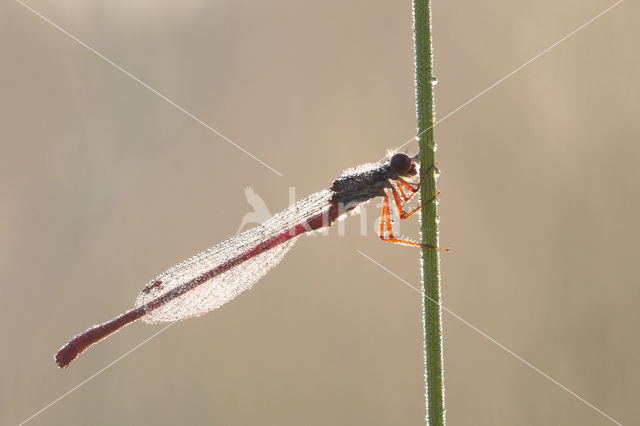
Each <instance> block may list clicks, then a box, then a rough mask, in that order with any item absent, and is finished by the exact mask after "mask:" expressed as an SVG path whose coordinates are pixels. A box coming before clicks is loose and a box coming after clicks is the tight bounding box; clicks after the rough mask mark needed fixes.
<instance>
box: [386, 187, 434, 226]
mask: <svg viewBox="0 0 640 426" xmlns="http://www.w3.org/2000/svg"><path fill="white" fill-rule="evenodd" d="M398 189H400V187H399V186H398ZM400 191H402V189H400ZM391 192H393V200H394V201H395V203H396V209H398V215H399V216H400V219H406V218H408V217H410V216H411V215H413V214H414V213H415V212H417V211H418V210H420V208H421V207H423V206H426V205H427V204H429V203H431V202H433V200H435V199H436V198H437V197H438V195H439V194H440V192H436V195H435V197H432V198H431V199H429V201H427V202H426V203H424V204H423V205H421V206H418V207H416V208H415V209H413V210H411V211H410V212H409V213H407V212H405V211H404V209H403V208H402V203H401V201H400V196H399V195H398V192H397V191H396V189H395V188H393V187H392V188H391ZM405 201H406V200H405Z"/></svg>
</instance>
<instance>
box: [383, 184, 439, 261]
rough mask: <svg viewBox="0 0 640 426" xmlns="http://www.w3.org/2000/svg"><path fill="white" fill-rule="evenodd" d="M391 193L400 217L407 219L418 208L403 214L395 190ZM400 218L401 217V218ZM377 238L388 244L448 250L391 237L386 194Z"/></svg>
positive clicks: (391, 228)
mask: <svg viewBox="0 0 640 426" xmlns="http://www.w3.org/2000/svg"><path fill="white" fill-rule="evenodd" d="M392 191H393V196H394V199H395V202H396V207H398V211H399V213H400V214H401V215H402V214H404V215H405V217H404V218H407V217H409V216H411V215H412V214H413V213H415V212H416V211H417V210H418V209H419V208H420V207H421V206H420V207H417V208H416V209H414V210H413V211H412V212H410V213H408V214H407V213H405V212H404V211H403V210H402V208H401V206H400V198H399V197H398V194H397V193H396V192H395V189H394V188H392ZM435 198H436V197H433V198H432V199H431V200H429V201H428V203H430V202H432V201H433V200H435ZM401 217H402V216H401ZM385 225H386V228H387V229H386V230H387V235H386V237H385V232H384V231H385ZM379 237H380V239H381V240H382V241H386V242H388V243H396V244H405V245H409V246H414V247H429V248H432V249H435V250H440V251H449V249H448V248H446V249H442V248H439V247H433V246H430V245H427V244H421V243H418V242H415V241H409V240H400V239H398V238H396V237H395V236H394V235H393V227H392V226H391V211H390V209H389V196H388V195H387V194H385V196H384V201H383V202H382V212H381V215H380V233H379Z"/></svg>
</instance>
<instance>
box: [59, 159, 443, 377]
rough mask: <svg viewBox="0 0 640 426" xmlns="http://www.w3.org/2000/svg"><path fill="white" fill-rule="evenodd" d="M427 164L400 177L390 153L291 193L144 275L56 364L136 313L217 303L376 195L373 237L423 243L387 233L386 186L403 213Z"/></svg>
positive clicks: (152, 319) (190, 313) (172, 313)
mask: <svg viewBox="0 0 640 426" xmlns="http://www.w3.org/2000/svg"><path fill="white" fill-rule="evenodd" d="M432 168H433V166H431V167H429V169H428V170H426V171H425V172H424V173H423V177H422V179H420V181H419V182H417V183H411V182H408V181H407V180H406V179H411V178H413V177H415V176H417V175H418V164H417V162H416V157H409V156H408V155H407V154H404V153H397V154H395V155H393V156H392V157H391V158H390V159H389V160H388V161H385V162H383V163H376V164H365V165H362V166H359V167H356V168H354V169H350V170H347V171H345V172H344V173H343V174H342V175H340V176H339V177H338V178H337V179H336V180H334V181H333V185H332V186H331V188H329V189H326V190H324V191H320V192H317V193H315V194H313V195H311V196H309V197H307V198H304V199H302V200H300V201H297V202H296V203H294V204H293V205H291V206H290V207H288V208H287V209H285V210H284V211H283V212H281V213H279V214H277V215H275V216H273V217H272V218H271V219H269V220H267V221H266V222H265V223H263V224H262V225H260V226H257V227H255V228H253V229H250V230H248V231H246V232H243V233H241V234H238V235H236V236H234V237H232V238H229V239H228V240H226V241H223V242H221V243H219V244H218V245H216V246H214V247H212V248H210V249H209V250H206V251H204V252H202V253H200V254H198V255H195V256H193V257H191V258H190V259H187V260H185V261H184V262H182V263H180V264H179V265H176V266H174V267H173V268H171V269H169V270H168V271H166V272H164V273H162V274H160V275H159V276H158V277H156V278H155V279H153V280H151V281H150V282H149V283H148V284H147V285H146V286H145V287H144V289H142V291H141V292H140V294H139V295H138V298H137V299H136V304H135V308H133V309H131V310H130V311H127V312H125V313H123V314H122V315H120V316H118V317H116V318H114V319H112V320H110V321H107V322H105V323H103V324H99V325H94V326H93V327H91V328H89V329H87V330H86V331H84V332H82V333H80V334H78V335H77V336H75V337H73V338H72V339H71V340H70V341H69V342H68V343H67V344H66V345H64V346H63V347H62V348H60V350H59V351H58V353H56V355H55V360H56V362H57V364H58V366H59V367H61V368H64V367H66V366H67V365H69V363H70V362H71V361H73V360H74V359H75V358H76V357H77V356H78V355H79V354H80V353H81V352H83V351H84V350H85V349H87V348H88V347H89V346H91V345H92V344H94V343H96V342H98V341H99V340H102V339H104V338H105V337H107V336H108V335H110V334H111V333H114V332H115V331H117V330H119V329H121V328H122V327H124V326H125V325H127V324H130V323H132V322H133V321H135V320H137V319H140V318H141V319H142V320H144V321H145V322H148V323H157V322H172V321H177V320H181V319H185V318H189V317H195V316H198V315H202V314H204V313H206V312H209V311H212V310H214V309H217V308H219V307H220V306H222V305H224V304H225V303H227V302H228V301H230V300H232V299H233V298H235V297H236V296H237V295H239V294H240V293H242V292H243V291H245V290H248V289H249V288H250V287H251V286H252V285H253V284H254V283H255V282H256V281H258V280H259V279H260V278H262V277H263V276H264V275H265V274H266V273H267V272H268V271H269V270H270V269H271V268H273V267H274V266H275V265H276V264H277V263H278V262H280V260H282V258H283V257H284V255H285V254H286V253H287V252H288V251H289V249H291V247H292V246H293V244H294V243H295V242H296V240H297V239H298V237H300V236H301V235H302V234H305V233H307V232H311V231H315V230H319V229H322V228H326V227H329V226H331V224H332V223H333V222H335V221H336V220H337V219H338V218H340V217H341V216H342V215H344V214H346V213H347V212H349V211H351V210H353V209H354V208H356V207H357V206H359V205H360V204H362V203H365V202H367V201H369V200H371V199H373V198H376V197H382V198H383V202H382V214H381V217H380V231H379V235H380V239H382V240H383V241H388V242H391V243H398V244H406V245H412V246H423V245H422V244H420V243H417V242H414V241H408V240H401V239H398V238H396V237H395V236H394V235H393V229H392V223H391V212H390V198H389V191H390V192H391V196H392V197H393V201H394V204H395V206H396V208H397V210H398V215H399V217H400V219H406V218H408V217H410V216H411V215H413V214H414V213H415V212H416V211H418V209H419V208H420V207H421V206H419V207H416V208H414V209H413V210H411V211H409V212H405V211H404V209H403V206H402V203H403V202H408V201H410V200H411V198H412V197H413V196H414V195H415V194H416V193H417V192H418V190H419V189H420V186H421V185H422V182H423V180H424V176H426V174H427V173H428V172H429V171H430V170H431V169H432ZM434 198H435V197H434ZM431 201H433V199H431V200H429V201H428V202H431ZM433 248H436V247H433ZM438 250H439V249H438Z"/></svg>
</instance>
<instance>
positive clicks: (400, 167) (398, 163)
mask: <svg viewBox="0 0 640 426" xmlns="http://www.w3.org/2000/svg"><path fill="white" fill-rule="evenodd" d="M389 165H390V166H391V169H392V170H393V171H394V172H396V174H398V176H415V175H416V174H418V170H417V169H416V164H415V162H414V159H413V158H411V157H409V156H408V155H407V154H405V153H403V152H399V153H397V154H394V155H393V157H391V160H389Z"/></svg>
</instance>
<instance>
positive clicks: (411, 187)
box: [397, 163, 438, 201]
mask: <svg viewBox="0 0 640 426" xmlns="http://www.w3.org/2000/svg"><path fill="white" fill-rule="evenodd" d="M437 165H438V163H433V164H432V165H431V166H429V168H428V169H427V170H425V171H424V173H423V174H422V178H420V182H418V184H417V185H415V186H414V184H411V183H409V182H407V181H406V180H404V179H402V178H399V179H398V182H397V185H398V189H399V190H400V192H401V193H402V198H403V199H404V201H409V200H411V198H413V196H414V195H416V192H418V191H419V190H420V187H421V186H422V183H423V182H424V180H425V178H426V177H427V174H428V173H429V172H430V171H431V170H433V168H435V167H436V166H437ZM401 185H402V186H404V187H405V188H406V189H407V190H409V192H411V195H409V196H407V195H405V193H404V190H403V189H402V187H401Z"/></svg>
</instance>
